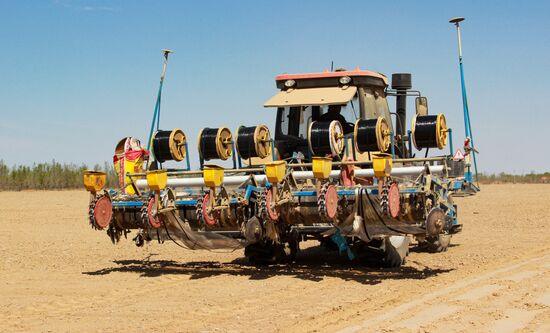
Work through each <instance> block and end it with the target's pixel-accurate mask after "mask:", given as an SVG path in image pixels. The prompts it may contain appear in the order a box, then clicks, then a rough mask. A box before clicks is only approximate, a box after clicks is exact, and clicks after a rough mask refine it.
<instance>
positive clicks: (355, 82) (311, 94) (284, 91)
mask: <svg viewBox="0 0 550 333" xmlns="http://www.w3.org/2000/svg"><path fill="white" fill-rule="evenodd" d="M275 82H276V84H277V88H279V89H280V90H281V91H280V92H279V93H277V94H275V96H273V97H272V98H270V99H269V100H268V101H267V102H265V104H264V106H265V107H274V106H276V107H286V106H299V105H332V104H346V103H347V102H349V101H350V100H351V99H352V98H353V96H354V95H355V93H356V92H357V87H362V86H367V87H371V88H379V89H384V88H386V87H387V86H388V79H387V78H386V77H385V76H384V75H382V74H380V73H376V72H371V71H367V70H360V69H355V70H351V71H348V70H337V71H334V72H328V71H327V72H322V73H306V74H282V75H278V76H277V77H275Z"/></svg>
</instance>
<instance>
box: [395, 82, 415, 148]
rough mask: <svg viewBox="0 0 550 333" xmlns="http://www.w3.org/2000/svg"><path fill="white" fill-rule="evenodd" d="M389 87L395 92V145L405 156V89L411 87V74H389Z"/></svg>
mask: <svg viewBox="0 0 550 333" xmlns="http://www.w3.org/2000/svg"><path fill="white" fill-rule="evenodd" d="M391 87H392V89H395V90H396V92H397V97H396V102H395V113H396V115H397V117H396V120H395V122H396V124H395V129H396V130H395V134H396V136H397V145H398V146H399V149H400V150H401V153H402V157H406V155H408V154H407V152H406V151H405V150H406V148H405V143H404V140H403V139H404V138H405V137H406V132H407V125H406V124H407V90H409V89H411V88H412V76H411V74H410V73H394V74H392V76H391Z"/></svg>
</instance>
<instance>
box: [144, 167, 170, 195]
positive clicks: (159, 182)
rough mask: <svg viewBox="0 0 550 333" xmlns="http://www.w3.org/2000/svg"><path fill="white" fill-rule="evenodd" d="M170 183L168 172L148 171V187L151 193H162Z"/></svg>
mask: <svg viewBox="0 0 550 333" xmlns="http://www.w3.org/2000/svg"><path fill="white" fill-rule="evenodd" d="M167 182H168V174H167V173H166V170H151V171H147V186H149V188H150V189H151V191H156V192H159V191H162V190H164V189H165V188H166V183H167Z"/></svg>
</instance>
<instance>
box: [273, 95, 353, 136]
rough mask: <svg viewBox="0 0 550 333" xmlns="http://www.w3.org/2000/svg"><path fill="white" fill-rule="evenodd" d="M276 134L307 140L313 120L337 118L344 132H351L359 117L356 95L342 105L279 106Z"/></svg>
mask: <svg viewBox="0 0 550 333" xmlns="http://www.w3.org/2000/svg"><path fill="white" fill-rule="evenodd" d="M278 110H279V112H278V113H279V121H278V125H279V128H278V129H277V134H278V135H283V136H293V137H295V138H299V139H303V140H307V131H308V128H309V125H310V124H311V123H312V122H313V121H332V120H338V121H340V123H341V124H342V126H343V127H344V132H345V133H346V134H347V133H351V132H353V124H354V123H355V121H356V120H357V119H359V116H360V111H359V101H358V98H357V95H356V96H355V97H354V98H353V99H352V100H350V101H349V102H348V103H347V104H344V105H320V106H319V105H302V106H293V107H285V108H279V109H278Z"/></svg>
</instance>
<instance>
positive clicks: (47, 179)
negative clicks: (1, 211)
mask: <svg viewBox="0 0 550 333" xmlns="http://www.w3.org/2000/svg"><path fill="white" fill-rule="evenodd" d="M88 169H90V168H88V166H86V165H84V164H82V165H77V164H61V163H58V162H56V161H52V162H49V163H37V164H33V165H32V166H26V165H14V166H12V167H9V166H7V165H6V164H5V163H4V161H2V160H0V191H21V190H60V189H74V188H82V189H83V188H84V185H83V183H82V174H83V172H84V170H88ZM91 169H92V170H97V171H105V172H107V185H108V186H116V184H117V177H116V174H115V170H114V167H113V166H112V165H111V164H109V163H105V164H104V165H103V166H101V165H99V164H96V165H94V167H93V168H91Z"/></svg>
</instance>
